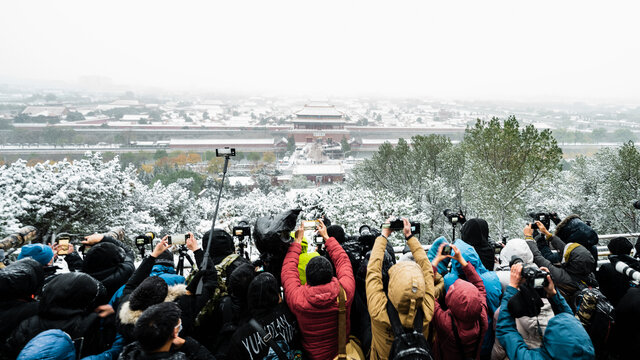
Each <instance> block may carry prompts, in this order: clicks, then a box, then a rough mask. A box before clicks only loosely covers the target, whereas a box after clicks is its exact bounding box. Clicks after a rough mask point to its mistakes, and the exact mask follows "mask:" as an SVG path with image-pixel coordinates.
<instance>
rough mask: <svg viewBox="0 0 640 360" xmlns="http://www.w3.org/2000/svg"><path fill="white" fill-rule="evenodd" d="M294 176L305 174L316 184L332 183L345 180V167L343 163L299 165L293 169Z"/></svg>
mask: <svg viewBox="0 0 640 360" xmlns="http://www.w3.org/2000/svg"><path fill="white" fill-rule="evenodd" d="M293 176H304V177H306V178H307V180H309V181H313V182H314V183H316V184H327V183H329V184H330V183H335V182H341V181H343V180H344V168H343V167H342V164H310V165H298V166H296V167H295V169H293Z"/></svg>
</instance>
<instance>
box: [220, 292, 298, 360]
mask: <svg viewBox="0 0 640 360" xmlns="http://www.w3.org/2000/svg"><path fill="white" fill-rule="evenodd" d="M254 318H255V319H256V321H257V322H258V323H260V325H262V328H263V329H264V330H265V331H266V332H268V333H271V335H273V336H274V339H275V340H276V341H284V342H286V343H287V344H288V345H289V348H290V349H300V346H299V342H298V341H299V337H300V336H299V330H298V323H297V321H296V317H295V316H294V315H293V314H292V313H291V312H290V311H289V309H288V308H287V306H286V305H285V304H284V303H280V304H278V306H276V307H275V308H274V309H273V310H271V311H263V312H261V313H259V314H256V316H255V317H254ZM268 352H269V347H268V346H267V345H265V344H264V342H262V340H261V339H260V335H259V334H258V332H257V331H256V330H254V329H253V327H251V325H249V323H248V322H247V323H245V324H243V325H242V326H240V327H239V328H238V329H237V330H236V332H235V333H234V334H233V336H232V337H231V346H230V349H229V356H228V359H234V360H235V359H250V360H252V359H262V358H264V357H265V356H266V355H267V353H268Z"/></svg>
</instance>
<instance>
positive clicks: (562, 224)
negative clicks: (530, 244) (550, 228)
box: [553, 214, 582, 236]
mask: <svg viewBox="0 0 640 360" xmlns="http://www.w3.org/2000/svg"><path fill="white" fill-rule="evenodd" d="M573 219H578V220H582V219H580V216H579V215H577V214H571V215H569V216H567V217H566V218H564V219H562V221H560V223H559V224H558V225H556V230H555V231H554V232H553V235H555V236H559V235H558V234H560V233H562V231H563V230H562V229H564V228H565V227H566V226H567V224H569V222H571V220H573Z"/></svg>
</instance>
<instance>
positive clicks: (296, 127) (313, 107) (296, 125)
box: [291, 103, 349, 143]
mask: <svg viewBox="0 0 640 360" xmlns="http://www.w3.org/2000/svg"><path fill="white" fill-rule="evenodd" d="M295 115H296V117H295V119H293V120H292V121H291V122H292V123H293V130H291V134H292V135H293V138H294V139H295V141H296V142H297V143H300V142H304V143H311V142H314V141H318V140H322V141H326V142H335V143H339V142H340V140H342V138H343V137H346V138H349V131H347V130H345V128H344V125H345V122H346V121H345V119H344V114H343V113H342V112H340V111H338V110H337V109H336V108H335V106H333V105H329V104H326V103H310V104H307V105H305V106H304V108H302V110H299V111H297V112H296V113H295Z"/></svg>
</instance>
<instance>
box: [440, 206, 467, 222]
mask: <svg viewBox="0 0 640 360" xmlns="http://www.w3.org/2000/svg"><path fill="white" fill-rule="evenodd" d="M442 213H443V214H444V217H446V218H447V220H449V222H450V223H451V225H454V226H455V225H457V224H459V223H460V224H461V223H463V222H464V214H463V213H462V210H459V211H458V212H457V213H454V212H453V211H451V209H444V211H443V212H442ZM461 220H462V221H461Z"/></svg>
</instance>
